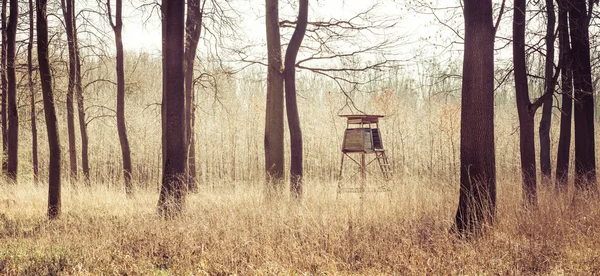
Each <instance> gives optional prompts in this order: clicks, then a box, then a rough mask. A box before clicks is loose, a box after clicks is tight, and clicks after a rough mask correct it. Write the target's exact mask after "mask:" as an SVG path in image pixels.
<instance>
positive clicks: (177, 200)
mask: <svg viewBox="0 0 600 276" xmlns="http://www.w3.org/2000/svg"><path fill="white" fill-rule="evenodd" d="M184 11H185V1H184V0H170V1H168V0H164V1H163V2H162V12H163V22H162V24H164V25H165V28H164V29H163V30H164V33H163V34H164V35H166V36H165V37H163V41H165V43H164V47H165V50H166V51H164V52H163V64H164V66H165V67H164V68H163V80H166V83H165V85H164V86H163V89H164V90H163V103H162V110H163V112H164V115H163V118H164V121H163V122H162V124H163V126H164V133H163V141H162V143H163V148H164V149H163V152H164V156H163V178H162V186H161V189H160V198H159V200H158V212H159V214H160V215H161V216H162V217H164V218H170V217H173V216H177V215H179V214H180V213H181V212H182V211H183V208H184V205H185V194H186V190H187V186H186V185H185V181H184V179H183V178H184V176H185V171H186V166H187V164H186V147H185V118H184V117H185V112H184V108H185V91H184V84H183V83H184V74H183V64H182V63H181V62H182V60H183V57H184Z"/></svg>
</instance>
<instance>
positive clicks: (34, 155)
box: [27, 0, 39, 185]
mask: <svg viewBox="0 0 600 276" xmlns="http://www.w3.org/2000/svg"><path fill="white" fill-rule="evenodd" d="M33 21H34V19H33V0H29V43H28V44H27V77H28V82H29V95H30V102H29V103H30V106H31V165H32V168H33V182H34V183H35V184H36V185H37V184H38V180H39V179H38V176H39V174H38V170H39V166H38V142H37V123H36V115H35V113H36V110H35V90H34V83H33V60H32V59H33V53H32V52H33V29H34V25H33Z"/></svg>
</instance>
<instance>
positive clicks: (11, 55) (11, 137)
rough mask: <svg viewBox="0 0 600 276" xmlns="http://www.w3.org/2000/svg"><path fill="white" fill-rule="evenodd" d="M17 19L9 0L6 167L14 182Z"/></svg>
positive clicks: (16, 8) (15, 5)
mask: <svg viewBox="0 0 600 276" xmlns="http://www.w3.org/2000/svg"><path fill="white" fill-rule="evenodd" d="M18 20H19V3H18V1H17V0H10V15H9V18H8V29H7V32H6V35H7V41H6V43H7V44H8V45H7V47H6V65H7V66H6V75H7V80H8V97H7V104H8V168H7V176H8V179H9V181H10V182H13V183H16V181H17V169H18V167H19V166H18V162H19V111H18V110H17V75H16V72H15V66H16V64H15V52H16V46H17V44H16V41H17V24H18Z"/></svg>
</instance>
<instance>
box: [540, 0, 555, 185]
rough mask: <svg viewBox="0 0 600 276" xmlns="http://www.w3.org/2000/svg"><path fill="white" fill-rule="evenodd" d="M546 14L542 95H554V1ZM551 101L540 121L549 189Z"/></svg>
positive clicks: (548, 1) (542, 162)
mask: <svg viewBox="0 0 600 276" xmlns="http://www.w3.org/2000/svg"><path fill="white" fill-rule="evenodd" d="M546 13H547V14H548V23H547V25H546V68H545V73H544V94H551V95H553V94H554V86H555V83H554V81H553V77H554V40H555V37H554V25H555V24H556V15H555V14H554V0H546ZM552 101H553V97H548V98H547V99H546V100H545V101H544V105H543V108H542V119H541V120H540V126H539V134H540V169H541V172H542V185H543V186H544V187H549V186H550V183H551V182H552V164H551V162H550V125H551V123H552Z"/></svg>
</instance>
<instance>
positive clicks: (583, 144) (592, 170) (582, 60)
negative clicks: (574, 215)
mask: <svg viewBox="0 0 600 276" xmlns="http://www.w3.org/2000/svg"><path fill="white" fill-rule="evenodd" d="M571 3H572V5H571V9H570V10H569V25H570V27H571V45H572V54H573V87H574V88H575V90H574V91H575V92H574V98H575V106H574V117H575V188H576V192H578V193H580V192H583V191H593V192H597V190H598V188H597V186H596V154H595V143H594V93H593V92H594V90H593V87H592V76H591V66H590V39H589V34H588V19H587V12H586V11H587V8H586V1H585V0H572V1H571ZM590 9H591V7H590Z"/></svg>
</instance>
